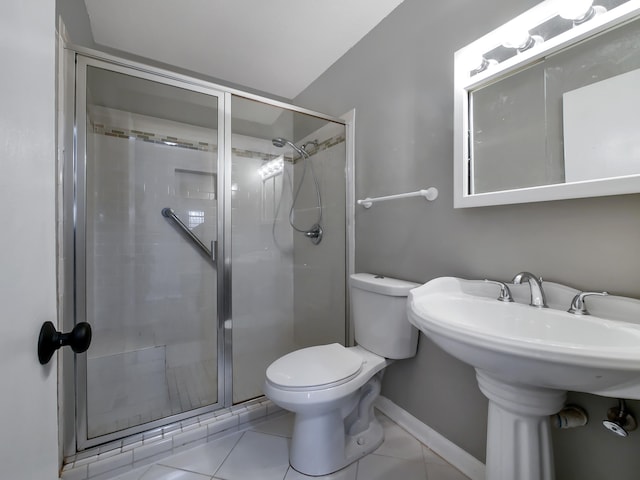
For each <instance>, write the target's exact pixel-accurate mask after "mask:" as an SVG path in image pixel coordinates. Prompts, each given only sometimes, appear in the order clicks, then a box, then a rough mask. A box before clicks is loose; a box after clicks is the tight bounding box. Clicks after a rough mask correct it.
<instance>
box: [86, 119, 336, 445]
mask: <svg viewBox="0 0 640 480" xmlns="http://www.w3.org/2000/svg"><path fill="white" fill-rule="evenodd" d="M94 110H95V111H96V112H97V113H96V114H95V115H94V116H93V118H94V122H93V124H92V128H91V133H89V134H88V136H87V142H88V151H91V152H95V158H96V163H95V167H91V168H89V170H88V178H89V180H88V187H89V188H88V191H87V205H88V207H89V208H90V209H92V211H94V212H95V213H93V214H90V215H89V216H88V218H90V219H91V220H90V221H89V222H88V223H87V240H88V241H87V246H88V254H89V256H88V258H89V259H90V260H89V261H88V263H87V271H88V278H92V277H94V276H95V277H96V280H95V281H94V282H88V291H87V300H88V301H87V306H88V311H89V312H90V316H92V317H94V318H96V320H94V321H93V322H92V323H93V326H94V345H93V346H92V348H91V350H90V351H89V353H88V354H89V357H88V368H89V375H88V377H89V379H88V398H89V418H90V422H89V424H90V425H89V426H90V429H91V428H93V432H92V433H91V432H90V433H91V434H90V436H92V435H99V434H101V433H105V432H106V431H108V429H114V428H115V429H121V428H126V427H128V426H131V425H135V424H140V423H145V422H148V421H151V420H154V419H157V418H161V417H164V416H167V415H171V414H176V413H181V412H182V411H186V410H190V409H192V408H197V407H199V406H202V405H207V404H210V403H213V402H215V401H216V395H217V392H216V387H217V364H216V356H217V355H216V345H217V343H216V323H217V322H216V320H215V319H216V308H217V306H216V284H215V282H216V271H215V268H213V266H212V265H211V264H210V263H209V262H207V260H206V259H205V258H203V256H202V255H201V253H200V252H199V251H198V250H196V249H195V248H194V246H193V245H192V244H191V243H190V242H188V241H187V240H186V239H185V238H184V237H183V236H182V235H181V234H180V232H178V231H177V230H176V229H175V228H174V227H173V225H172V224H171V222H169V221H168V220H167V219H166V218H164V217H163V216H162V215H161V213H160V212H161V210H162V209H163V208H165V207H171V208H173V209H174V211H175V212H176V214H177V215H178V217H180V218H181V219H182V220H183V222H184V223H185V224H187V225H188V226H189V227H190V228H192V231H193V232H194V233H196V234H197V235H198V237H199V238H200V239H201V240H202V241H203V242H204V243H205V244H207V245H208V244H209V242H210V241H211V240H213V239H214V238H215V234H216V208H217V206H216V202H217V198H218V192H216V175H217V171H216V168H217V165H216V163H217V161H216V155H217V147H216V145H215V139H216V133H217V132H215V131H212V130H210V131H207V130H205V129H201V128H198V127H194V128H191V126H188V125H184V124H176V123H175V122H168V121H164V120H160V119H156V118H150V117H141V116H139V115H133V114H127V113H124V112H118V111H112V110H109V109H99V108H96V109H94ZM312 137H313V138H311V137H309V140H312V139H318V140H319V142H320V144H319V147H318V148H317V149H310V152H311V154H312V162H313V164H314V168H315V170H316V174H317V175H318V177H319V180H320V186H321V191H322V194H323V201H324V212H323V215H324V220H323V227H324V228H325V237H324V239H323V241H322V242H321V244H320V245H318V246H314V245H312V244H311V242H309V241H308V240H307V239H306V238H305V237H304V236H303V235H302V234H300V233H296V234H294V233H293V231H292V229H291V227H290V226H289V223H288V212H289V208H290V205H291V198H292V190H293V188H294V186H295V184H296V182H297V181H298V179H299V175H301V170H300V168H301V166H302V162H300V161H297V162H296V164H295V167H294V166H293V165H292V164H291V162H287V163H286V165H287V167H286V168H287V171H288V175H279V176H276V177H273V178H271V179H267V180H266V181H263V180H262V179H261V177H260V176H259V175H258V168H259V167H260V166H261V165H263V163H264V161H265V160H268V159H271V158H274V157H276V156H278V155H281V154H283V153H285V155H286V154H291V152H290V151H289V152H287V151H285V150H283V149H277V148H276V147H274V146H273V145H272V144H271V141H270V140H264V139H257V138H251V137H246V136H241V135H233V137H232V147H233V149H232V192H231V198H232V204H231V207H232V231H231V234H232V242H231V253H232V265H233V275H232V292H233V298H232V309H233V345H234V348H233V353H234V358H233V362H234V365H233V375H234V378H233V380H234V392H233V400H234V402H240V401H243V400H246V399H249V398H253V397H256V396H260V395H262V382H263V381H264V369H265V368H266V366H267V365H268V364H269V363H270V362H272V361H273V360H275V359H276V358H278V357H280V356H282V355H284V354H285V353H287V352H289V351H292V350H294V349H296V348H299V347H302V346H306V345H310V344H319V343H325V342H332V341H341V339H343V338H344V322H345V312H344V308H345V307H344V305H345V300H344V268H345V266H344V265H345V262H344V255H345V221H344V214H345V213H344V212H345V204H344V198H345V193H344V192H345V179H344V175H345V153H344V151H345V150H344V127H343V126H341V125H339V126H327V127H325V128H323V129H321V130H319V131H317V132H315V133H314V135H312ZM131 157H133V158H134V160H133V161H129V160H128V158H131ZM294 177H295V178H294ZM310 178H311V177H310V172H308V173H307V176H306V179H305V184H304V185H303V188H302V190H301V193H300V197H299V200H298V203H297V208H296V223H299V224H300V225H306V224H307V223H309V221H308V218H312V217H315V214H316V212H317V210H316V209H315V207H314V205H315V191H314V189H313V185H312V184H311V183H310ZM294 180H295V181H294ZM96 182H100V185H101V187H100V189H96V188H94V184H95V183H96ZM311 223H313V222H311ZM294 280H295V281H294ZM91 372H93V374H92V373H91ZM140 405H145V406H146V407H147V408H145V409H143V410H144V411H146V412H147V413H145V414H142V415H141V414H140V413H139V412H140V411H141V408H140ZM92 425H93V427H92Z"/></svg>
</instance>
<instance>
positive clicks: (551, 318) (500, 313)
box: [409, 277, 640, 399]
mask: <svg viewBox="0 0 640 480" xmlns="http://www.w3.org/2000/svg"><path fill="white" fill-rule="evenodd" d="M543 287H544V288H545V292H546V293H547V297H548V298H549V299H550V300H551V298H556V299H557V302H558V303H562V306H563V308H564V309H563V310H559V309H554V308H535V307H532V306H530V305H528V304H526V303H515V302H514V303H504V302H499V301H497V300H496V297H497V295H498V287H497V286H496V285H492V284H488V283H486V282H483V281H481V280H480V281H477V280H462V279H459V278H453V277H443V278H437V279H435V280H432V281H431V282H429V283H427V284H425V285H423V286H421V287H418V288H416V289H414V290H412V291H411V292H410V294H409V321H410V322H411V323H412V324H413V325H415V326H416V327H417V328H419V329H420V330H422V331H423V332H424V333H425V334H426V335H427V336H429V337H430V338H431V339H432V340H433V341H434V342H435V343H437V344H438V345H440V347H442V348H443V349H444V350H445V351H447V352H448V353H450V354H451V355H453V356H455V357H457V358H459V359H460V360H462V361H463V362H466V363H468V364H470V365H472V366H473V367H475V368H477V369H480V370H483V371H486V372H488V373H491V374H493V375H494V376H498V377H500V378H502V379H504V380H507V381H512V382H517V383H523V384H526V385H532V386H540V387H546V388H554V389H561V390H572V391H581V392H587V393H595V394H599V395H604V396H611V397H622V398H633V399H640V325H639V324H635V323H630V322H625V321H621V320H610V319H606V318H602V317H600V316H597V315H595V313H598V314H600V311H602V306H601V305H600V306H601V308H600V311H598V312H596V308H595V307H591V304H594V306H595V304H596V303H599V304H602V303H603V302H605V303H607V305H608V306H609V310H611V312H612V316H614V317H615V318H621V317H623V316H624V315H625V314H626V315H629V316H630V317H633V309H634V306H635V309H636V312H635V319H636V321H640V301H637V300H632V299H625V298H621V297H617V299H618V301H617V302H616V298H615V297H607V298H606V299H604V298H596V297H588V298H587V300H586V301H587V304H588V306H589V308H590V309H591V311H592V312H594V314H593V315H588V316H579V315H574V314H571V313H568V312H566V309H567V308H568V307H569V305H570V303H571V298H572V297H573V295H575V294H577V293H578V291H577V290H573V289H569V288H568V287H563V286H561V285H557V284H551V283H548V282H547V283H544V284H543ZM516 288H517V289H519V290H520V291H522V292H525V293H526V294H527V295H528V286H527V285H520V286H511V290H512V291H513V292H514V294H515V289H516ZM554 291H555V292H556V293H555V295H554V294H553V293H552V292H554ZM563 294H564V295H563ZM561 297H565V298H566V300H565V301H562V298H561ZM525 298H526V301H528V297H526V295H525ZM516 299H517V298H516ZM550 303H551V301H550ZM616 303H618V304H619V306H618V308H616ZM552 306H553V305H552Z"/></svg>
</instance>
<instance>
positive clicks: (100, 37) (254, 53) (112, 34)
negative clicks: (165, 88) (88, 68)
mask: <svg viewBox="0 0 640 480" xmlns="http://www.w3.org/2000/svg"><path fill="white" fill-rule="evenodd" d="M403 1H404V0H374V1H372V0H322V1H319V0H268V1H267V0H180V1H175V0H173V1H172V0H135V1H132V0H109V1H106V0H85V4H86V7H87V12H88V14H89V19H90V22H91V30H92V33H93V37H94V41H95V42H96V43H98V44H101V45H104V46H107V47H111V48H115V49H118V50H122V51H125V52H130V53H133V54H135V55H140V56H142V57H146V58H149V59H152V60H156V61H159V62H163V63H167V64H170V65H175V66H177V67H180V68H184V69H187V70H191V71H195V72H199V73H202V74H205V75H209V76H211V77H214V78H217V79H220V80H223V81H226V82H231V83H234V84H237V85H243V86H245V87H249V88H251V89H255V90H259V91H262V92H266V93H269V94H271V95H275V96H279V97H282V98H285V99H293V98H295V97H296V96H297V95H298V94H299V93H300V92H302V91H303V90H304V89H305V88H306V87H307V86H309V85H310V84H311V83H312V82H313V81H314V80H315V79H317V78H318V77H319V76H320V75H321V74H322V73H323V72H324V71H325V70H327V69H328V68H329V67H330V66H331V65H332V64H333V63H334V62H335V61H336V60H338V59H339V58H340V57H341V56H342V55H344V54H345V53H346V52H347V51H348V50H349V49H350V48H351V47H353V46H354V45H355V44H356V43H357V42H358V41H359V40H360V39H361V38H362V37H364V36H365V35H366V34H367V33H368V32H369V31H370V30H371V29H373V28H374V27H375V26H376V25H377V24H378V23H380V21H381V20H382V19H384V18H385V17H386V16H387V15H388V14H389V13H390V12H391V11H392V10H393V9H394V8H396V7H397V6H398V5H399V4H401V3H402V2H403Z"/></svg>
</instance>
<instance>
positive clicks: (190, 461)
mask: <svg viewBox="0 0 640 480" xmlns="http://www.w3.org/2000/svg"><path fill="white" fill-rule="evenodd" d="M377 416H378V418H379V419H380V421H381V423H382V425H383V427H384V430H385V440H384V443H383V444H382V445H381V446H380V448H378V449H377V450H376V451H375V452H374V453H372V454H370V455H368V456H366V457H364V458H363V459H361V460H360V461H358V462H357V463H354V464H352V465H350V466H348V467H347V468H345V469H343V470H340V471H339V472H336V473H334V474H331V475H327V476H324V477H308V476H306V475H302V474H300V473H298V472H296V471H295V470H293V469H292V468H291V467H290V466H289V460H288V458H289V456H288V445H289V441H290V438H291V429H292V425H293V415H292V414H289V413H287V414H285V415H281V416H279V417H276V418H271V419H269V420H266V421H264V422H261V423H259V424H256V425H254V426H252V427H251V428H250V429H249V430H246V431H243V432H235V433H232V434H230V435H228V436H225V437H223V438H220V439H218V440H215V441H212V442H209V443H206V444H204V445H200V446H197V447H194V448H191V449H189V450H186V451H184V452H181V453H178V454H176V455H172V456H170V457H167V458H164V459H161V460H158V461H157V462H156V463H154V464H153V465H148V466H145V467H142V468H138V469H136V470H133V471H131V472H128V473H126V474H124V475H120V476H118V477H114V478H113V479H112V480H305V479H306V480H310V479H324V480H400V479H402V480H468V478H467V477H465V476H464V475H463V474H462V473H460V472H459V471H458V470H456V469H455V468H454V467H452V466H451V465H449V464H448V463H447V462H445V461H444V460H443V459H442V458H440V457H438V456H437V455H436V454H435V453H433V452H432V451H431V450H429V449H428V448H427V447H426V446H424V445H422V444H421V443H420V442H418V441H417V440H416V439H415V438H413V437H412V436H411V435H409V434H408V433H407V432H406V431H404V430H403V429H402V428H400V427H399V426H398V425H396V424H395V423H394V422H392V421H391V420H389V419H388V418H387V417H385V416H384V415H382V414H381V413H379V412H377Z"/></svg>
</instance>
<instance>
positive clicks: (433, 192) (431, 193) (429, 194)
mask: <svg viewBox="0 0 640 480" xmlns="http://www.w3.org/2000/svg"><path fill="white" fill-rule="evenodd" d="M409 197H424V198H425V199H426V200H428V201H430V202H432V201H434V200H435V199H436V198H438V189H437V188H435V187H429V188H427V189H424V190H418V191H417V192H409V193H399V194H397V195H387V196H386V197H374V198H369V197H367V198H364V199H362V200H358V202H357V203H358V205H362V206H363V207H364V208H371V205H373V204H374V203H376V202H384V201H387V200H395V199H397V198H409Z"/></svg>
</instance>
